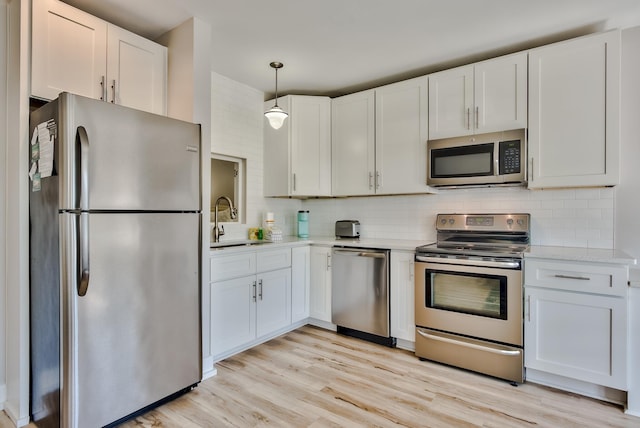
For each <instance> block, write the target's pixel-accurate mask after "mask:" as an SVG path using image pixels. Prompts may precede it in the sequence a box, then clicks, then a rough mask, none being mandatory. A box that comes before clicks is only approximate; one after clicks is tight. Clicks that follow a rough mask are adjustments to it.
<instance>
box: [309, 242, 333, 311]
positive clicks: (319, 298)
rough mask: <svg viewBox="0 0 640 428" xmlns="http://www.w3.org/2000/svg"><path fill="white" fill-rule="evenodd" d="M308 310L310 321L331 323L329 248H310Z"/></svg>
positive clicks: (314, 246)
mask: <svg viewBox="0 0 640 428" xmlns="http://www.w3.org/2000/svg"><path fill="white" fill-rule="evenodd" d="M309 309H310V314H309V316H310V317H311V318H312V319H315V320H318V321H323V322H327V323H330V322H331V247H327V246H316V245H313V246H311V292H310V308H309Z"/></svg>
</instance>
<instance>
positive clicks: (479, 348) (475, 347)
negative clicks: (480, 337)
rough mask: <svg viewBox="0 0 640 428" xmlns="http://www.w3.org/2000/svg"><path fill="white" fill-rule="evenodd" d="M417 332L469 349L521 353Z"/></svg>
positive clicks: (508, 354) (506, 353) (420, 332)
mask: <svg viewBox="0 0 640 428" xmlns="http://www.w3.org/2000/svg"><path fill="white" fill-rule="evenodd" d="M417 332H418V334H419V335H420V336H422V337H425V338H427V339H431V340H438V341H440V342H445V343H451V344H453V345H459V346H464V347H467V348H471V349H477V350H479V351H485V352H491V353H493V354H499V355H507V356H517V355H520V354H521V351H516V350H513V351H510V350H507V349H495V348H490V347H489V346H482V345H478V344H476V343H468V342H462V341H459V340H453V339H449V338H448V337H440V336H434V335H432V334H429V333H425V332H423V331H421V330H417Z"/></svg>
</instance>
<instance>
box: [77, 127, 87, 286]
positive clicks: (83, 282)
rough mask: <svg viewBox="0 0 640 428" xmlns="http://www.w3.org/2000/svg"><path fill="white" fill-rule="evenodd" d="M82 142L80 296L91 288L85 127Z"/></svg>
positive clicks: (79, 135)
mask: <svg viewBox="0 0 640 428" xmlns="http://www.w3.org/2000/svg"><path fill="white" fill-rule="evenodd" d="M77 135H78V140H79V142H80V165H79V168H80V228H79V229H80V236H79V239H78V242H79V245H80V248H79V251H78V257H79V259H80V260H78V266H79V268H80V269H79V278H80V280H79V282H78V296H84V295H85V294H87V289H88V288H89V213H88V211H89V136H88V135H87V130H86V129H85V128H84V126H79V127H78V129H77Z"/></svg>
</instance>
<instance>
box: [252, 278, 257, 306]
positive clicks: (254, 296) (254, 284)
mask: <svg viewBox="0 0 640 428" xmlns="http://www.w3.org/2000/svg"><path fill="white" fill-rule="evenodd" d="M251 288H252V289H253V296H252V297H253V301H254V302H256V301H257V300H258V299H257V298H256V289H257V282H256V281H253V284H252V286H251Z"/></svg>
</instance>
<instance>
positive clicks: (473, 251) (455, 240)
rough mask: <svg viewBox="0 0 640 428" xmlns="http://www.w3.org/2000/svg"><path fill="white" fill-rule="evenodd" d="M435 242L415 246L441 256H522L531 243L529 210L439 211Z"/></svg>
mask: <svg viewBox="0 0 640 428" xmlns="http://www.w3.org/2000/svg"><path fill="white" fill-rule="evenodd" d="M436 230H437V234H438V239H437V242H436V243H435V244H430V245H423V246H421V247H418V248H416V253H418V254H420V255H426V254H427V253H429V254H430V255H436V256H438V255H440V257H443V258H444V257H449V256H457V257H458V258H460V257H461V256H474V257H476V256H477V257H489V258H491V257H517V258H522V257H523V253H524V252H525V251H526V250H527V249H528V248H529V243H530V216H529V214H438V216H437V219H436Z"/></svg>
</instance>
